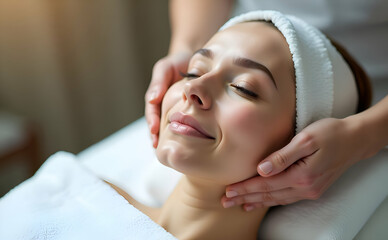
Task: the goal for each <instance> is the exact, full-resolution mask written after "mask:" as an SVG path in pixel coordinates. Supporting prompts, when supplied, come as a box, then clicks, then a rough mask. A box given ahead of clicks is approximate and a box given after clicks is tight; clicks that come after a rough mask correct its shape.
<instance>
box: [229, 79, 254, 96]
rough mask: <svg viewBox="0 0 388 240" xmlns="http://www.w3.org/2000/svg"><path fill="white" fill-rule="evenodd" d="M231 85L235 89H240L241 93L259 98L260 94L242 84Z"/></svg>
mask: <svg viewBox="0 0 388 240" xmlns="http://www.w3.org/2000/svg"><path fill="white" fill-rule="evenodd" d="M230 86H232V87H234V88H235V89H237V90H238V91H240V92H241V93H243V94H245V95H248V96H249V97H253V98H255V99H256V98H257V97H258V95H257V94H256V93H254V92H252V91H249V90H248V89H246V88H243V87H241V86H238V85H235V84H233V83H231V84H230Z"/></svg>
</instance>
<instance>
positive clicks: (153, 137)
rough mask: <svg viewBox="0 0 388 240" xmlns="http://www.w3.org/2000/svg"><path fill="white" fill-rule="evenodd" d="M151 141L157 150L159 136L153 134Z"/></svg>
mask: <svg viewBox="0 0 388 240" xmlns="http://www.w3.org/2000/svg"><path fill="white" fill-rule="evenodd" d="M151 139H152V146H153V147H154V148H156V147H157V146H158V141H159V136H158V135H157V134H152V135H151Z"/></svg>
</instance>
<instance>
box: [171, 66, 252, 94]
mask: <svg viewBox="0 0 388 240" xmlns="http://www.w3.org/2000/svg"><path fill="white" fill-rule="evenodd" d="M179 74H180V75H181V76H182V77H184V78H189V79H193V78H198V77H200V76H198V75H196V74H192V73H183V72H179ZM230 86H231V87H234V88H235V89H236V90H238V91H240V92H241V93H243V94H244V95H247V96H249V97H252V98H255V99H256V98H258V95H257V94H256V93H254V92H252V91H249V90H248V89H246V88H244V87H241V86H238V85H235V84H233V83H231V84H230Z"/></svg>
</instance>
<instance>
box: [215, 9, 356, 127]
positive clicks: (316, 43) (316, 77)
mask: <svg viewBox="0 0 388 240" xmlns="http://www.w3.org/2000/svg"><path fill="white" fill-rule="evenodd" d="M257 20H264V21H271V22H272V23H273V24H274V25H275V27H276V28H277V29H278V30H279V31H280V32H281V33H282V34H283V36H284V38H285V39H286V41H287V43H288V46H289V48H290V52H291V54H292V60H293V62H294V68H295V88H296V132H297V133H298V132H300V131H301V130H302V129H303V128H305V127H306V126H307V125H309V124H310V123H312V122H315V121H317V120H319V119H322V118H328V117H335V118H343V117H346V116H349V115H352V114H354V113H355V112H356V110H357V104H358V93H357V87H356V82H355V80H354V76H353V74H352V71H351V69H350V67H349V66H348V64H347V63H346V62H345V60H344V58H343V57H342V55H341V54H340V53H339V52H338V51H337V50H336V49H335V48H334V46H333V45H332V44H331V43H330V41H329V40H328V39H327V38H326V36H324V35H323V34H322V33H321V32H320V31H319V30H318V29H317V28H315V27H313V26H312V25H310V24H307V23H306V22H304V21H302V20H301V19H299V18H296V17H295V16H288V15H283V14H282V13H280V12H277V11H269V10H265V11H252V12H248V13H244V14H241V15H239V16H236V17H234V18H232V19H230V20H229V21H227V22H226V23H225V24H224V25H223V26H222V27H221V29H220V30H223V29H226V28H228V27H231V26H233V25H235V24H238V23H242V22H249V21H257Z"/></svg>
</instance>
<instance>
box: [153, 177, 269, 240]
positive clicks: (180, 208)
mask: <svg viewBox="0 0 388 240" xmlns="http://www.w3.org/2000/svg"><path fill="white" fill-rule="evenodd" d="M225 187H226V186H224V185H219V184H215V183H214V182H208V181H204V180H202V179H196V178H192V177H188V176H183V177H182V179H181V180H180V182H179V183H178V185H177V186H176V188H175V189H174V192H173V193H172V194H171V195H170V197H169V198H168V199H167V201H166V203H165V204H164V205H163V208H162V210H161V214H160V216H159V218H158V223H159V224H160V225H161V226H162V227H164V228H165V229H166V230H167V231H169V232H170V233H171V234H173V235H174V236H176V237H177V238H179V239H239V238H240V239H256V233H257V230H258V227H259V225H260V221H261V219H262V218H263V217H264V215H265V213H266V211H267V208H263V209H257V210H254V211H252V212H245V211H244V210H243V209H242V207H241V206H237V207H232V208H228V209H225V208H223V207H222V205H221V197H222V196H223V194H224V193H225Z"/></svg>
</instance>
